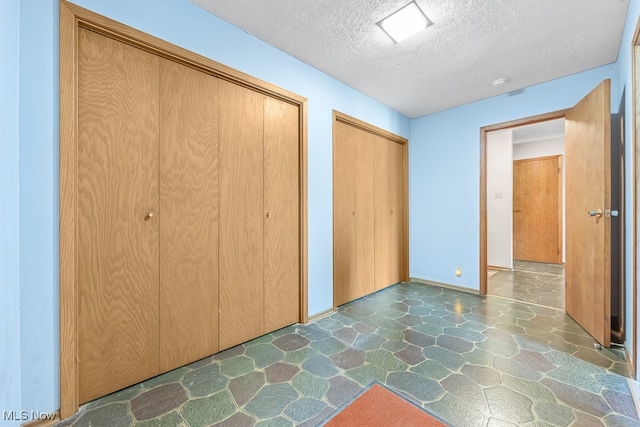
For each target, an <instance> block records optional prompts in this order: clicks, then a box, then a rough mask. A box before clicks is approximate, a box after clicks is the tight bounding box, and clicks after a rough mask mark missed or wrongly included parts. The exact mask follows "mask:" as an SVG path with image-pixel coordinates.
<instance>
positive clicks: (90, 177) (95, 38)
mask: <svg viewBox="0 0 640 427" xmlns="http://www.w3.org/2000/svg"><path fill="white" fill-rule="evenodd" d="M78 36H79V47H78V153H77V166H78V188H77V191H78V205H77V233H78V234H77V245H78V250H77V254H78V260H77V263H78V264H77V265H78V271H77V280H78V342H77V345H78V356H79V363H78V365H79V383H80V384H79V387H80V401H81V402H87V401H89V400H92V399H94V398H96V397H98V396H103V395H105V394H108V393H111V392H113V391H116V390H118V389H121V388H123V387H126V386H129V385H131V384H135V383H138V382H140V381H142V380H144V379H147V378H149V377H152V376H154V375H157V374H158V373H159V356H158V340H159V333H158V270H159V265H158V221H157V218H151V219H149V220H145V217H146V215H147V214H148V213H149V212H157V209H158V81H159V77H158V58H157V57H155V56H154V55H151V54H149V53H146V52H144V51H142V50H139V49H136V48H134V47H131V46H129V45H126V44H123V43H120V42H118V41H115V40H112V39H110V38H107V37H105V36H102V35H98V34H97V33H94V32H92V31H87V30H83V29H81V30H79V35H78Z"/></svg>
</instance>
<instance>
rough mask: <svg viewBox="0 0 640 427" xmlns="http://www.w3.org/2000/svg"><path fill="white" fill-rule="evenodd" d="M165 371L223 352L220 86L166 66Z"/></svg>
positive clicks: (162, 174)
mask: <svg viewBox="0 0 640 427" xmlns="http://www.w3.org/2000/svg"><path fill="white" fill-rule="evenodd" d="M158 221H159V223H160V236H161V239H160V363H161V369H162V371H168V370H171V369H173V368H176V367H178V366H182V365H185V364H187V363H190V362H193V361H195V360H198V359H201V358H203V357H206V356H208V355H211V354H213V353H216V352H217V351H218V79H217V78H215V77H213V76H210V75H208V74H205V73H203V72H200V71H196V70H194V69H192V68H189V67H186V66H184V65H180V64H177V63H175V62H172V61H169V60H165V59H163V60H161V62H160V212H159V215H158Z"/></svg>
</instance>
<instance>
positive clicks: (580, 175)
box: [565, 80, 611, 347]
mask: <svg viewBox="0 0 640 427" xmlns="http://www.w3.org/2000/svg"><path fill="white" fill-rule="evenodd" d="M565 119H566V126H565V129H566V130H565V133H566V135H565V138H566V139H565V153H566V157H565V167H566V169H565V174H566V215H567V224H566V233H567V255H566V268H565V281H566V282H565V299H566V302H565V309H566V312H567V314H568V315H569V316H571V317H572V318H573V319H574V320H575V321H576V322H578V324H580V326H582V327H583V328H584V329H585V330H586V331H587V332H588V333H589V334H591V335H592V336H593V337H594V338H595V339H596V340H597V341H598V342H599V343H600V344H602V345H603V346H605V347H609V345H610V341H611V268H610V264H611V217H610V208H611V170H610V168H611V82H610V80H605V81H603V82H602V83H600V84H599V85H598V86H597V87H596V88H595V89H594V90H593V91H591V92H590V93H589V94H588V95H587V96H586V97H585V98H583V99H582V100H581V101H580V102H578V104H576V106H575V107H573V108H572V109H570V110H569V111H568V112H567V114H566V116H565Z"/></svg>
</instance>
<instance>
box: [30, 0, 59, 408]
mask: <svg viewBox="0 0 640 427" xmlns="http://www.w3.org/2000/svg"><path fill="white" fill-rule="evenodd" d="M20 4H21V13H20V15H21V17H20V283H21V289H20V291H21V292H20V300H21V305H22V307H26V309H23V310H22V312H21V315H20V325H21V328H22V337H21V350H22V409H24V410H27V411H32V410H33V411H51V410H55V409H57V408H58V395H59V388H60V387H59V374H58V369H59V368H58V367H59V350H58V348H59V346H58V341H59V339H58V336H59V335H58V324H59V322H58V137H57V136H58V47H57V33H58V3H57V2H54V1H42V0H21V2H20Z"/></svg>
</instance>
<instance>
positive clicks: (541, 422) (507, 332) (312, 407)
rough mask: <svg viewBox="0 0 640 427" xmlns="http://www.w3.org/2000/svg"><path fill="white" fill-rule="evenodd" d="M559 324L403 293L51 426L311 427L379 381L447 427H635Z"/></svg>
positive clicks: (371, 299)
mask: <svg viewBox="0 0 640 427" xmlns="http://www.w3.org/2000/svg"><path fill="white" fill-rule="evenodd" d="M627 376H628V368H627V364H626V363H625V357H624V355H623V353H622V352H621V351H619V350H613V349H602V350H597V349H596V348H595V347H594V341H593V339H592V338H591V337H590V336H588V335H587V334H586V333H585V332H584V331H583V330H582V329H581V328H580V327H579V326H577V325H576V324H575V323H574V322H573V320H571V319H570V318H569V317H567V316H566V315H565V314H564V312H563V311H561V310H557V309H554V308H548V307H542V306H539V305H530V304H526V303H521V302H516V301H512V300H508V299H505V298H497V297H491V296H486V297H481V296H477V295H474V294H470V293H466V292H461V291H458V290H451V289H448V288H441V287H435V286H430V285H425V284H422V283H402V284H398V285H394V286H391V287H389V288H387V289H384V290H382V291H380V292H377V293H375V294H372V295H369V296H367V297H364V298H361V299H359V300H357V301H354V302H352V303H349V304H346V305H344V306H342V307H340V308H339V310H337V311H336V312H333V313H332V314H330V315H328V316H326V317H324V318H321V319H319V320H316V321H313V322H310V323H309V324H306V325H292V326H290V327H287V328H284V329H281V330H278V331H276V332H273V333H271V334H268V335H265V336H263V337H260V338H257V339H255V340H253V341H250V342H247V343H245V344H243V345H240V346H237V347H234V348H231V349H229V350H226V351H223V352H221V353H219V354H216V355H214V356H212V357H209V358H206V359H204V360H201V361H198V362H195V363H193V364H191V365H189V366H185V367H182V368H179V369H176V370H174V371H171V372H168V373H166V374H164V375H161V376H158V377H156V378H153V379H150V380H148V381H145V382H143V383H141V384H138V385H135V386H133V387H130V388H127V389H125V390H122V391H119V392H117V393H115V394H112V395H109V396H106V397H103V398H101V399H98V400H96V401H94V402H91V403H88V404H86V405H84V406H83V407H82V408H81V410H80V412H79V413H78V414H77V415H76V416H75V417H73V418H71V419H69V420H66V421H63V422H61V423H59V425H60V426H74V427H81V426H92V427H100V426H108V427H114V426H129V425H135V426H145V427H146V426H170V427H175V426H194V427H201V426H210V425H215V426H234V427H241V426H253V425H258V426H292V425H303V426H314V425H322V422H323V420H325V419H326V418H327V417H329V416H330V415H331V414H333V413H334V412H335V411H336V410H337V408H340V407H341V406H342V405H344V404H345V403H346V402H349V401H350V400H351V399H352V397H353V396H355V395H356V394H358V392H360V391H361V390H362V389H363V388H364V387H366V386H367V385H368V384H370V383H371V382H372V381H374V380H377V381H379V382H381V383H384V384H386V385H387V386H388V387H390V388H392V389H394V390H396V391H397V392H399V393H401V394H404V395H405V396H407V397H408V398H410V399H412V400H413V401H415V402H417V403H418V404H419V405H421V406H422V407H424V408H425V409H426V410H427V411H429V412H431V413H433V414H435V415H437V416H438V417H440V418H442V419H443V420H445V421H447V422H448V423H450V424H451V425H453V426H490V427H499V426H581V427H582V426H601V425H605V426H632V425H640V422H639V419H638V414H637V413H636V408H635V405H634V401H633V397H632V394H631V392H630V388H629V383H628V379H627Z"/></svg>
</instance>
